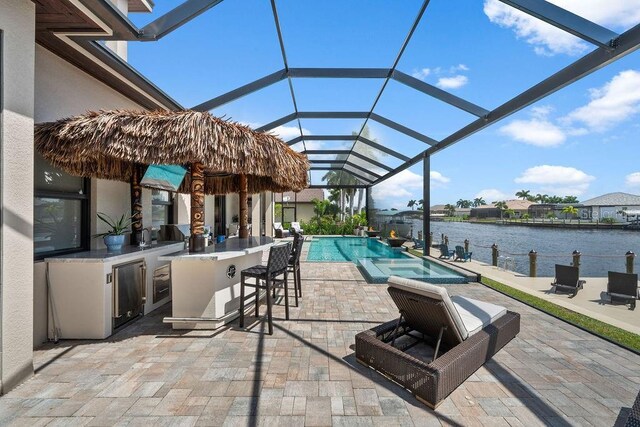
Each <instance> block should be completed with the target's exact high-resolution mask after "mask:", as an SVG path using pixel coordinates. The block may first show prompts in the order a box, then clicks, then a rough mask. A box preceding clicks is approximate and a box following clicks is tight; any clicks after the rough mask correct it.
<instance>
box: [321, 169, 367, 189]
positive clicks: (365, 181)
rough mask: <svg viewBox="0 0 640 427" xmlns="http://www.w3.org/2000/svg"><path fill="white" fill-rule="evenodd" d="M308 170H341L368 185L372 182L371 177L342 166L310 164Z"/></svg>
mask: <svg viewBox="0 0 640 427" xmlns="http://www.w3.org/2000/svg"><path fill="white" fill-rule="evenodd" d="M309 170H310V171H342V172H344V173H348V174H350V175H353V176H355V177H356V178H358V179H359V180H361V181H363V182H364V183H365V184H367V185H369V184H371V183H372V182H373V180H372V179H370V178H365V177H364V176H361V175H358V174H357V173H355V172H351V171H348V170H345V169H344V168H342V167H335V166H311V167H310V168H309Z"/></svg>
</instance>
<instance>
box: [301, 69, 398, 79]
mask: <svg viewBox="0 0 640 427" xmlns="http://www.w3.org/2000/svg"><path fill="white" fill-rule="evenodd" d="M390 74H391V70H390V69H389V68H289V76H290V77H293V78H317V79H386V78H387V77H388V76H389V75H390Z"/></svg>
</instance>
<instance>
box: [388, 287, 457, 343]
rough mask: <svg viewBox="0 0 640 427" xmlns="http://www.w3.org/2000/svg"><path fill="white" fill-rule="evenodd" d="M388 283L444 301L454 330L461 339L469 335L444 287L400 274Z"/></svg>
mask: <svg viewBox="0 0 640 427" xmlns="http://www.w3.org/2000/svg"><path fill="white" fill-rule="evenodd" d="M388 283H389V286H391V287H392V288H396V289H401V290H403V291H407V292H413V293H415V294H418V295H422V296H425V297H428V298H431V299H435V300H440V301H442V302H444V306H445V309H446V311H447V317H448V318H449V320H450V323H451V324H452V325H453V326H455V330H454V331H453V332H454V333H455V334H456V336H457V337H458V339H459V340H460V341H464V340H466V339H467V338H468V337H469V332H468V331H467V328H466V327H465V323H464V321H463V319H462V318H461V317H460V315H459V314H458V310H457V309H456V307H455V305H454V304H453V302H452V301H451V298H449V294H448V293H447V290H446V289H445V288H444V287H442V286H436V285H432V284H430V283H426V282H422V281H420V280H414V279H407V278H404V277H398V276H391V277H389V280H388Z"/></svg>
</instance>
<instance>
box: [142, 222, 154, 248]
mask: <svg viewBox="0 0 640 427" xmlns="http://www.w3.org/2000/svg"><path fill="white" fill-rule="evenodd" d="M145 231H146V232H147V235H148V236H149V240H148V241H147V239H145V236H144V232H145ZM147 245H151V227H146V228H143V229H142V230H140V247H141V248H144V247H145V246H147Z"/></svg>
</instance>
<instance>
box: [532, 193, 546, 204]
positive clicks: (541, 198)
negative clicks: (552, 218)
mask: <svg viewBox="0 0 640 427" xmlns="http://www.w3.org/2000/svg"><path fill="white" fill-rule="evenodd" d="M534 199H535V201H536V202H538V203H546V199H547V195H546V194H540V193H538V194H536V195H535V197H534Z"/></svg>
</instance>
